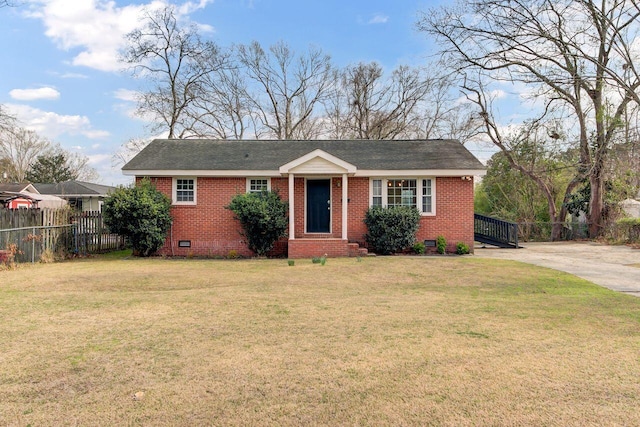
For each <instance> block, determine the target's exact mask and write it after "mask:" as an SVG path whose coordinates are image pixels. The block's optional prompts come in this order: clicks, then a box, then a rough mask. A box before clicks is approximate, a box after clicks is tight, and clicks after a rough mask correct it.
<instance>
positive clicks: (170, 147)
mask: <svg viewBox="0 0 640 427" xmlns="http://www.w3.org/2000/svg"><path fill="white" fill-rule="evenodd" d="M316 149H320V150H323V151H325V152H327V153H329V154H331V155H333V156H335V157H338V158H340V159H342V160H344V161H346V162H348V163H351V164H353V165H355V166H356V167H357V168H358V169H364V170H414V169H415V170H428V169H432V170H436V169H456V170H458V169H468V170H484V169H485V167H484V165H482V163H480V161H478V159H476V158H475V157H474V156H473V154H471V153H470V152H469V151H468V150H467V149H466V148H465V147H464V146H463V145H462V144H460V142H458V141H456V140H446V139H432V140H391V141H390V140H339V141H334V140H312V141H310V140H304V141H302V140H294V141H289V140H288V141H280V140H232V141H231V140H206V139H197V140H196V139H194V140H190V139H156V140H154V141H152V142H151V143H150V144H149V145H148V146H147V147H145V148H144V149H143V150H142V151H141V152H140V153H138V155H136V156H135V157H134V158H133V159H131V161H129V162H128V163H127V164H126V165H124V167H123V168H122V170H123V171H125V172H130V173H135V172H136V171H162V170H172V171H176V170H177V171H190V170H211V171H216V170H220V171H223V170H224V171H229V170H239V171H245V170H246V171H251V170H276V171H277V170H278V168H279V167H280V166H282V165H284V164H287V163H289V162H291V161H293V160H295V159H297V158H299V157H302V156H304V155H305V154H308V153H310V152H312V151H314V150H316Z"/></svg>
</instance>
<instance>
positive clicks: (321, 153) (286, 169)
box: [280, 148, 357, 175]
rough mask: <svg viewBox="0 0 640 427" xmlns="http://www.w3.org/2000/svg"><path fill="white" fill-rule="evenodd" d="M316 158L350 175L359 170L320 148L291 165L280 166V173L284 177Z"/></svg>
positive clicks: (292, 162)
mask: <svg viewBox="0 0 640 427" xmlns="http://www.w3.org/2000/svg"><path fill="white" fill-rule="evenodd" d="M316 157H320V158H321V159H324V160H326V161H328V162H331V163H333V164H334V165H336V166H339V167H340V168H342V169H344V170H345V171H346V173H348V174H354V173H355V172H356V170H357V168H356V167H355V166H354V165H352V164H351V163H349V162H345V161H344V160H342V159H340V158H338V157H336V156H334V155H333V154H329V153H327V152H326V151H323V150H320V149H319V148H318V149H316V150H313V151H312V152H310V153H307V154H305V155H304V156H302V157H298V158H297V159H295V160H292V161H290V162H289V163H286V164H284V165H282V166H280V173H281V174H282V175H286V174H288V173H289V171H290V170H291V169H293V168H295V167H298V166H300V165H303V164H305V163H307V162H308V161H310V160H313V159H315V158H316Z"/></svg>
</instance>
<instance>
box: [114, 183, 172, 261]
mask: <svg viewBox="0 0 640 427" xmlns="http://www.w3.org/2000/svg"><path fill="white" fill-rule="evenodd" d="M170 209H171V200H169V198H168V197H167V196H165V195H164V194H162V193H161V192H160V191H158V190H157V189H156V188H155V186H154V185H153V184H152V183H151V181H149V180H148V179H143V180H142V181H141V182H140V183H138V184H137V185H135V186H133V187H119V188H118V189H116V191H115V192H113V193H111V194H110V195H109V196H107V198H106V199H105V201H104V205H103V206H102V214H103V216H104V223H105V224H106V226H107V227H109V230H110V231H111V232H112V233H117V234H119V235H121V236H125V237H127V239H128V240H129V242H130V243H131V246H132V248H133V254H134V255H136V256H143V257H146V256H150V255H152V254H154V253H155V252H156V251H157V250H158V249H160V247H162V245H163V244H164V241H165V239H166V237H167V232H168V231H169V227H171V213H170Z"/></svg>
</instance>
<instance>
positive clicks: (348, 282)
mask: <svg viewBox="0 0 640 427" xmlns="http://www.w3.org/2000/svg"><path fill="white" fill-rule="evenodd" d="M0 278H1V279H2V282H1V283H2V284H0V342H1V343H2V347H3V348H2V351H1V352H0V424H1V425H16V426H26V425H34V426H40V425H83V426H91V425H154V426H156V425H172V426H173V425H318V424H321V425H451V426H465V425H468V426H472V425H473V426H476V425H496V426H498V425H499V426H504V425H569V426H570V425H575V426H585V425H594V426H595V425H640V411H638V409H637V408H638V406H640V381H639V380H638V379H639V378H640V299H638V298H633V297H630V296H626V295H622V294H616V293H613V292H611V291H608V290H605V289H602V288H599V287H596V286H594V285H591V284H589V283H587V282H585V281H583V280H580V279H577V278H575V277H572V276H569V275H566V274H563V273H559V272H556V271H553V270H547V269H540V268H536V267H532V266H528V265H524V264H519V263H510V262H501V261H492V260H484V259H474V258H473V257H460V258H457V257H444V258H439V257H423V258H408V257H406V258H404V257H393V258H375V259H370V258H367V259H363V260H362V261H361V262H358V261H357V260H355V259H339V260H338V259H329V260H328V262H327V264H326V265H325V266H321V265H319V264H312V263H311V261H309V260H306V261H301V260H298V261H297V262H296V265H295V266H294V267H289V266H288V265H287V262H286V260H255V261H253V260H252V261H199V260H182V261H175V260H174V261H171V260H162V259H148V260H138V259H135V260H134V259H116V258H113V257H112V258H111V259H109V258H104V259H93V260H85V261H73V262H66V263H61V264H48V265H35V266H27V267H22V268H20V269H18V270H15V271H5V272H2V273H0Z"/></svg>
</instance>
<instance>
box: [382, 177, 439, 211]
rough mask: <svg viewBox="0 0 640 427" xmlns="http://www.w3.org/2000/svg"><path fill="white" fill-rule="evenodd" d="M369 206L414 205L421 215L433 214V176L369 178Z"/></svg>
mask: <svg viewBox="0 0 640 427" xmlns="http://www.w3.org/2000/svg"><path fill="white" fill-rule="evenodd" d="M370 194H371V199H370V205H371V206H382V207H394V206H414V207H416V208H417V209H418V210H419V211H420V213H421V214H422V215H435V180H434V179H433V178H413V177H411V178H375V179H371V189H370Z"/></svg>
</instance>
